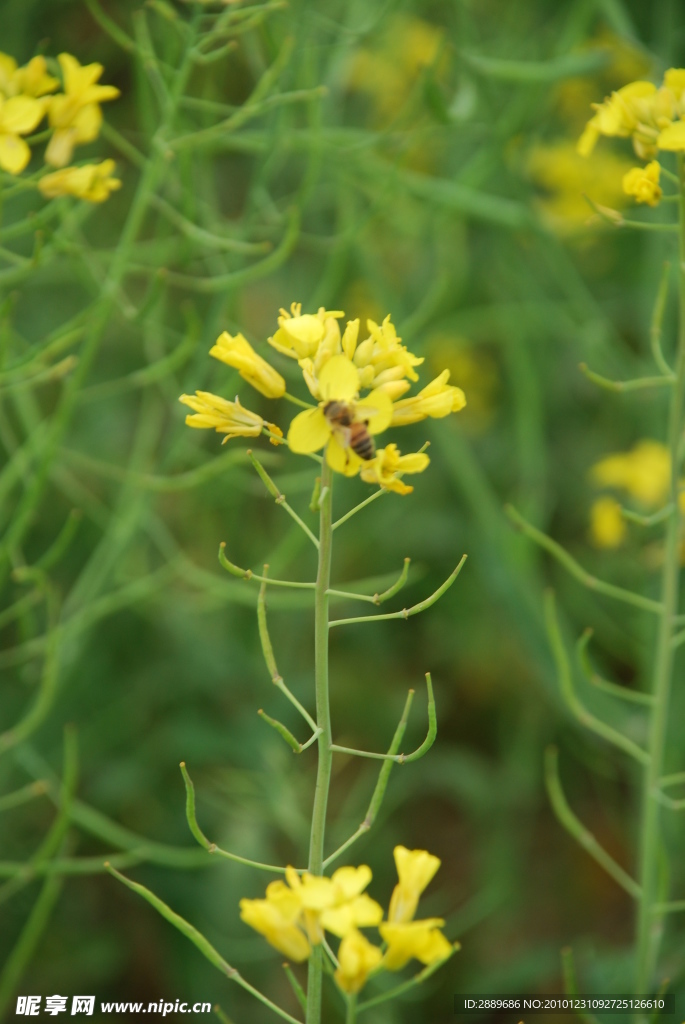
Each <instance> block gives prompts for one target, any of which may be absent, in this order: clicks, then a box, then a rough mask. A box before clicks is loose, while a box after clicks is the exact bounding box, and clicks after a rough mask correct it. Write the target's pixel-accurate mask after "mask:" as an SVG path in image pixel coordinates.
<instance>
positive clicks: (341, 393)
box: [319, 355, 359, 402]
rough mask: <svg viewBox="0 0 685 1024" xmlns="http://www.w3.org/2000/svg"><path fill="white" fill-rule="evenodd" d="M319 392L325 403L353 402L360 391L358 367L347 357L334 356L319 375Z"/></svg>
mask: <svg viewBox="0 0 685 1024" xmlns="http://www.w3.org/2000/svg"><path fill="white" fill-rule="evenodd" d="M319 391H320V392H321V397H322V399H323V400H324V402H330V401H336V402H351V401H352V399H354V398H355V397H356V394H357V392H358V391H359V374H358V372H357V367H356V366H355V365H354V363H353V362H351V360H349V359H348V358H347V356H343V355H339V356H332V357H331V358H330V359H329V360H328V362H327V363H326V364H325V365H324V366H323V367H322V369H321V373H320V374H319Z"/></svg>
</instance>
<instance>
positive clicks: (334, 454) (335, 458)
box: [326, 434, 364, 476]
mask: <svg viewBox="0 0 685 1024" xmlns="http://www.w3.org/2000/svg"><path fill="white" fill-rule="evenodd" d="M326 462H327V463H328V465H329V466H330V467H331V469H332V470H334V471H335V472H336V473H342V474H343V476H356V475H357V473H358V472H359V470H360V469H361V467H362V466H363V465H364V461H363V460H362V459H360V458H359V456H358V455H357V453H356V452H355V451H353V450H352V449H351V448H349V447H345V446H344V445H342V444H341V443H340V441H339V440H338V438H337V437H336V436H335V434H333V435H332V437H331V439H330V441H329V442H328V445H327V446H326Z"/></svg>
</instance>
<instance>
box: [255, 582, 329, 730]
mask: <svg viewBox="0 0 685 1024" xmlns="http://www.w3.org/2000/svg"><path fill="white" fill-rule="evenodd" d="M268 570H269V566H268V565H265V566H264V580H263V582H262V585H261V587H260V588H259V597H258V598H257V625H258V627H259V640H260V643H261V645H262V653H263V654H264V661H265V662H266V667H267V668H268V670H269V675H270V676H271V682H272V683H273V684H274V686H277V687H278V689H279V690H280V691H281V693H282V694H283V695H284V697H286V698H287V699H288V700H289V701H290V703H291V704H292V705H293V707H295V708H297V710H298V711H299V712H300V714H301V715H302V717H303V718H304V720H305V722H306V723H307V725H308V726H309V727H310V728H311V729H312V732H314V733H315V732H316V729H317V725H316V722H315V721H314V719H313V718H312V716H311V715H310V714H309V712H308V711H307V709H306V708H304V707H303V706H302V704H300V702H299V700H298V699H297V697H296V696H295V695H294V694H293V693H291V692H290V690H289V689H288V687H287V686H286V685H285V682H284V681H283V676H282V675H281V674H280V672H279V671H278V666H277V665H276V659H275V657H274V651H273V646H272V644H271V637H270V636H269V630H268V627H267V624H266V584H267V573H268Z"/></svg>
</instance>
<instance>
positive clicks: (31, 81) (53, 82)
mask: <svg viewBox="0 0 685 1024" xmlns="http://www.w3.org/2000/svg"><path fill="white" fill-rule="evenodd" d="M58 88H59V82H58V80H57V79H56V78H53V77H52V75H49V74H48V65H47V61H46V60H45V57H43V56H42V55H41V54H39V55H38V56H37V57H32V58H31V60H30V61H29V62H28V64H25V65H24V67H22V68H20V67H17V62H16V60H15V59H14V57H10V55H9V54H7V53H0V95H3V96H5V97H7V98H9V97H11V96H20V95H23V96H34V97H37V96H45V94H46V93H49V92H54V91H55V89H58Z"/></svg>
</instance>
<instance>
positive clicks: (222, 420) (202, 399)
mask: <svg viewBox="0 0 685 1024" xmlns="http://www.w3.org/2000/svg"><path fill="white" fill-rule="evenodd" d="M179 402H183V404H184V405H188V406H190V408H191V409H194V411H195V415H194V416H186V423H187V425H188V426H189V427H196V428H197V429H199V430H216V432H217V434H226V437H225V438H224V440H223V442H222V443H224V444H225V442H226V441H230V440H231V438H233V437H258V436H259V435H260V434H261V432H262V430H263V428H264V427H265V426H267V424H266V421H265V420H263V419H262V417H261V416H258V415H257V413H256V412H250V410H249V409H246V408H245V407H244V406H242V405H241V404H240V399H238V398H236V400H235V402H229V401H228V400H227V399H225V398H220V397H219V396H218V395H213V394H211V393H210V392H209V391H196V392H195V394H194V395H181V397H180V398H179ZM268 426H270V427H271V428H272V429H273V426H274V425H273V424H268ZM276 430H278V428H276Z"/></svg>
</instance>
